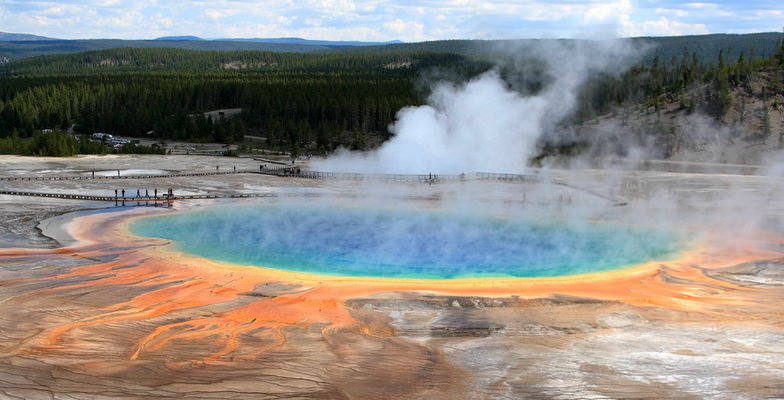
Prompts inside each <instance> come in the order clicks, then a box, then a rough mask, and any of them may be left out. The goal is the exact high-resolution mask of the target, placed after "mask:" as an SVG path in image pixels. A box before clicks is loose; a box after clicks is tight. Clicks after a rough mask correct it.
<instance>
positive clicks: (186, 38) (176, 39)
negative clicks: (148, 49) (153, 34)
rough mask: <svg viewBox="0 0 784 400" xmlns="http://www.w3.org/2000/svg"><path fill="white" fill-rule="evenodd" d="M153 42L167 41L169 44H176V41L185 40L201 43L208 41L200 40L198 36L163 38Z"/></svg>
mask: <svg viewBox="0 0 784 400" xmlns="http://www.w3.org/2000/svg"><path fill="white" fill-rule="evenodd" d="M153 40H159V41H167V42H176V41H181V40H183V41H184V40H193V41H199V40H206V39H202V38H200V37H198V36H163V37H159V38H156V39H153Z"/></svg>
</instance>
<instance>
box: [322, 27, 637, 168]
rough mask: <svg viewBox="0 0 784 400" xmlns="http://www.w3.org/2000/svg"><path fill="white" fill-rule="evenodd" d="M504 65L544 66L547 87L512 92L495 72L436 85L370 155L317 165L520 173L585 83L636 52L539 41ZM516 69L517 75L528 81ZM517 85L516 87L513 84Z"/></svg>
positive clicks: (514, 51) (607, 44) (621, 44)
mask: <svg viewBox="0 0 784 400" xmlns="http://www.w3.org/2000/svg"><path fill="white" fill-rule="evenodd" d="M499 50H501V51H500V53H503V54H506V56H505V61H504V63H505V64H506V65H510V64H511V65H512V68H514V67H515V66H520V67H521V68H524V67H525V66H526V65H529V64H528V63H530V62H531V60H536V61H537V62H543V63H544V64H545V66H546V74H547V76H546V78H547V84H546V86H545V87H544V88H542V89H541V90H539V91H537V92H536V93H532V94H528V95H526V94H523V93H520V92H518V91H515V90H513V89H512V87H510V84H509V83H507V82H506V81H505V80H504V79H502V77H501V74H500V73H499V71H498V69H493V70H491V71H488V72H486V73H483V74H482V75H479V76H477V77H475V78H473V79H472V80H470V81H469V82H467V83H464V84H453V83H448V82H440V83H437V84H436V85H435V87H434V89H433V91H432V94H431V95H430V96H429V98H428V102H427V103H428V104H427V105H424V106H420V107H407V108H404V109H402V110H400V111H399V112H398V115H397V121H396V122H395V123H394V124H393V125H392V126H390V131H391V132H392V133H393V135H394V136H393V137H392V139H390V140H389V141H388V142H386V143H385V144H384V145H382V146H381V147H380V148H379V149H377V150H376V151H373V152H370V153H363V154H358V153H350V152H348V151H347V150H341V151H339V152H338V153H337V154H336V155H334V156H332V157H330V158H328V159H326V160H321V161H316V162H314V163H313V168H314V169H316V170H323V171H337V172H369V173H402V174H423V173H440V174H459V173H462V172H474V171H488V172H521V171H523V170H524V169H525V168H526V166H527V165H528V162H529V159H530V158H531V156H532V155H534V153H535V152H536V150H537V148H536V147H537V143H538V141H539V140H540V138H541V137H542V136H543V135H545V134H548V133H552V134H554V135H557V133H554V132H555V128H556V126H557V124H558V123H559V122H561V121H562V120H563V119H564V117H566V116H567V115H568V114H569V112H571V111H572V110H573V109H574V106H575V104H576V98H577V92H578V90H579V88H580V86H581V85H582V84H583V83H584V82H585V80H586V78H587V77H588V76H589V75H590V74H592V73H597V72H620V71H621V70H622V69H623V68H624V66H625V65H628V63H626V62H625V61H630V60H631V59H633V58H634V57H633V55H635V54H636V52H634V51H633V50H632V49H631V48H630V47H629V43H628V42H625V41H620V40H618V41H578V42H547V43H546V44H545V43H544V42H536V43H535V44H530V43H527V44H526V45H525V46H517V47H515V45H513V44H510V45H509V46H508V47H507V48H505V49H499ZM524 75H525V73H524V72H522V71H520V70H519V69H518V70H517V71H516V73H515V74H513V76H518V77H522V78H525V76H524ZM511 83H512V84H513V85H514V84H515V82H511Z"/></svg>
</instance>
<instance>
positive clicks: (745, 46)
mask: <svg viewBox="0 0 784 400" xmlns="http://www.w3.org/2000/svg"><path fill="white" fill-rule="evenodd" d="M782 37H784V34H782V33H776V32H769V33H751V34H737V35H736V34H712V35H693V36H669V37H637V38H631V39H624V40H631V41H633V42H634V43H635V46H636V47H647V46H650V47H651V50H650V51H649V52H648V53H647V55H646V56H645V61H646V62H652V61H653V59H654V58H656V57H658V58H659V59H661V60H665V61H668V60H669V59H670V58H672V57H673V56H677V57H680V56H682V54H683V52H684V49H687V50H688V51H689V53H694V54H695V55H696V56H697V58H698V60H699V61H700V62H701V63H703V64H712V63H716V60H717V59H718V53H719V51H723V52H724V55H725V56H726V57H727V58H728V59H735V58H737V57H738V56H739V55H740V52H741V51H743V52H744V53H745V54H746V56H747V57H748V56H749V55H752V54H753V55H754V56H756V57H760V58H765V57H770V56H771V55H772V54H774V53H775V49H776V43H777V42H778V41H779V40H781V39H782ZM163 39H178V38H176V37H174V38H163ZM553 41H560V42H567V43H568V42H574V40H570V39H519V40H438V41H428V42H419V43H393V44H384V45H377V46H353V45H352V46H348V45H349V44H352V43H354V44H356V42H327V41H314V40H303V41H298V40H291V39H225V40H223V39H221V40H117V39H95V40H37V41H24V42H18V41H4V40H3V39H2V37H1V36H0V60H2V59H4V58H7V59H9V60H18V59H23V58H27V57H34V56H41V55H49V54H69V53H78V52H85V51H96V50H107V49H116V48H125V47H128V48H179V49H188V50H204V51H238V50H255V51H274V52H288V53H310V52H319V53H332V54H345V53H352V54H379V53H394V52H405V53H410V52H422V51H427V52H435V53H452V54H460V55H464V56H468V57H497V56H499V55H502V54H505V53H508V51H509V49H510V48H515V49H518V50H520V49H524V48H525V47H526V46H529V45H531V44H533V43H548V42H553ZM342 45H346V46H345V47H344V46H342ZM336 46H337V48H336Z"/></svg>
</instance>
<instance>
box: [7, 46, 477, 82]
mask: <svg viewBox="0 0 784 400" xmlns="http://www.w3.org/2000/svg"><path fill="white" fill-rule="evenodd" d="M480 64H481V62H479V61H472V60H469V59H468V58H467V57H465V56H461V55H457V54H438V53H428V52H398V53H386V54H297V53H279V52H258V51H220V52H215V51H213V52H208V51H190V50H181V49H136V48H123V49H112V50H102V51H91V52H85V53H77V54H63V55H54V56H39V57H32V58H27V59H23V60H18V61H14V62H11V63H8V64H6V65H3V66H0V75H5V76H14V75H78V74H93V73H128V72H144V73H152V72H179V73H185V72H187V73H208V72H209V73H230V72H281V71H286V72H309V73H314V72H323V73H330V74H335V73H349V72H351V73H360V72H368V71H386V72H388V73H393V72H396V71H403V72H406V73H408V72H416V71H421V70H423V69H427V68H430V67H436V66H439V67H446V66H452V67H454V68H474V69H475V68H477V67H480Z"/></svg>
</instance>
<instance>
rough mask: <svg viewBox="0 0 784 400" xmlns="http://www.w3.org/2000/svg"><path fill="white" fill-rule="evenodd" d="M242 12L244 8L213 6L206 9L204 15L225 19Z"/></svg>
mask: <svg viewBox="0 0 784 400" xmlns="http://www.w3.org/2000/svg"><path fill="white" fill-rule="evenodd" d="M241 12H242V10H240V9H236V8H213V9H209V10H204V15H206V16H207V18H209V19H223V18H228V17H232V16H235V15H237V14H239V13H241Z"/></svg>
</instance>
